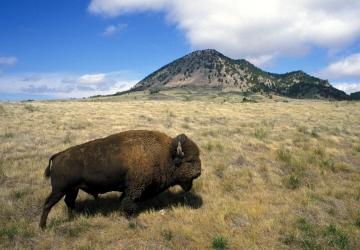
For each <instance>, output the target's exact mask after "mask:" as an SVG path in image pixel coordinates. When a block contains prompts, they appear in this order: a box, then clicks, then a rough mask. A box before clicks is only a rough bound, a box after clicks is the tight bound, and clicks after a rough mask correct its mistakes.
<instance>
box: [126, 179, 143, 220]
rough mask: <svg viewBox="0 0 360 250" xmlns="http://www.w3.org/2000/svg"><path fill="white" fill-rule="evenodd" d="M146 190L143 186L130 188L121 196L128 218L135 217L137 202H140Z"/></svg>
mask: <svg viewBox="0 0 360 250" xmlns="http://www.w3.org/2000/svg"><path fill="white" fill-rule="evenodd" d="M143 190H144V188H143V187H141V186H137V187H134V186H132V187H129V188H127V189H126V190H125V192H124V193H123V194H122V195H121V197H120V198H121V199H122V201H121V204H122V206H123V210H124V212H125V213H126V215H127V216H131V215H134V214H135V213H136V211H137V207H138V206H137V202H138V201H139V200H140V198H141V195H142V193H143Z"/></svg>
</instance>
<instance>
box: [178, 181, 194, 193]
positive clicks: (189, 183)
mask: <svg viewBox="0 0 360 250" xmlns="http://www.w3.org/2000/svg"><path fill="white" fill-rule="evenodd" d="M192 184H193V183H192V180H191V181H187V182H182V183H180V186H181V188H182V189H183V190H184V191H185V192H188V191H190V189H191V188H192Z"/></svg>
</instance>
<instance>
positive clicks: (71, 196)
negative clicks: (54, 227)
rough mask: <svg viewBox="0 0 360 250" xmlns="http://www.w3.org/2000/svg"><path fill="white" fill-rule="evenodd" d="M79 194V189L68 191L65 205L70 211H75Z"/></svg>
mask: <svg viewBox="0 0 360 250" xmlns="http://www.w3.org/2000/svg"><path fill="white" fill-rule="evenodd" d="M78 193H79V189H73V190H71V191H68V192H67V193H66V196H65V204H66V206H67V207H68V208H69V209H70V210H74V209H75V200H76V197H77V195H78Z"/></svg>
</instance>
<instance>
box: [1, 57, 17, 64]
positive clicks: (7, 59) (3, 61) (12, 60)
mask: <svg viewBox="0 0 360 250" xmlns="http://www.w3.org/2000/svg"><path fill="white" fill-rule="evenodd" d="M17 61H18V59H17V58H16V57H14V56H8V57H4V56H2V57H0V66H1V65H5V66H14V65H15V64H16V63H17Z"/></svg>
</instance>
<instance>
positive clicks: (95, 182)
mask: <svg viewBox="0 0 360 250" xmlns="http://www.w3.org/2000/svg"><path fill="white" fill-rule="evenodd" d="M199 154H200V151H199V148H198V146H197V145H196V144H195V143H194V142H193V141H192V140H191V139H189V138H188V137H187V136H186V135H184V134H181V135H178V136H176V137H175V138H171V137H169V136H167V135H166V134H164V133H161V132H157V131H146V130H130V131H125V132H121V133H117V134H113V135H110V136H108V137H105V138H101V139H96V140H93V141H89V142H86V143H84V144H80V145H77V146H74V147H70V148H68V149H66V150H64V151H62V152H59V153H57V154H54V155H53V156H51V157H50V159H49V165H48V167H47V168H46V170H45V173H44V175H45V177H47V178H49V177H50V178H51V186H52V191H51V193H50V195H49V196H48V197H47V198H46V201H45V203H44V207H43V212H42V215H41V219H40V227H41V228H45V227H46V220H47V217H48V214H49V212H50V210H51V208H52V207H53V206H54V205H55V204H56V203H57V202H58V201H59V200H60V199H61V198H62V197H63V196H65V203H66V205H67V207H68V208H69V209H70V210H71V209H74V208H75V199H76V197H77V194H78V192H79V189H81V190H83V191H85V192H87V193H89V194H91V195H93V196H94V197H97V195H98V194H102V193H106V192H110V191H119V192H122V194H121V197H120V200H121V202H122V205H123V207H124V210H125V212H126V213H128V214H131V213H133V212H134V211H136V203H138V202H139V201H142V200H146V199H149V198H152V197H154V196H155V195H157V194H160V193H161V192H163V191H165V190H166V189H168V188H169V187H171V186H174V185H180V186H181V187H182V189H184V191H189V190H190V189H191V187H192V182H193V180H194V179H196V178H197V177H199V176H200V174H201V161H200V158H199ZM119 202H120V201H119Z"/></svg>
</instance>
